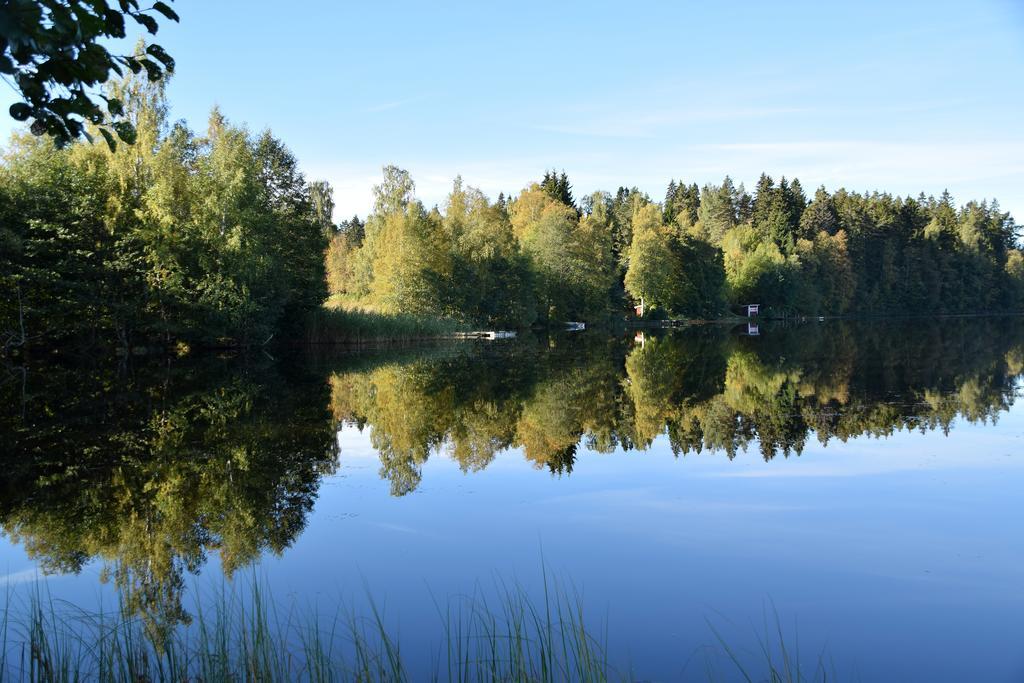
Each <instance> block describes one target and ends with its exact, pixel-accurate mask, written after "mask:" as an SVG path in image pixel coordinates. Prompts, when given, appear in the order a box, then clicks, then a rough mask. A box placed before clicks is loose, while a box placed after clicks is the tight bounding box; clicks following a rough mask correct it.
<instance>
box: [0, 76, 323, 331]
mask: <svg viewBox="0 0 1024 683" xmlns="http://www.w3.org/2000/svg"><path fill="white" fill-rule="evenodd" d="M113 92H115V93H116V94H117V95H118V96H119V97H120V98H122V100H123V101H124V110H125V116H126V117H127V119H128V120H130V121H131V122H132V124H133V125H134V127H135V129H136V131H137V142H136V144H135V145H132V146H130V147H127V146H126V147H121V148H118V149H117V150H116V151H112V150H108V149H105V148H102V147H94V146H90V145H85V144H73V145H71V146H69V147H66V148H64V149H58V148H57V147H55V146H54V145H53V144H52V143H51V142H50V141H48V140H45V139H35V138H30V137H27V136H20V137H16V138H15V139H14V140H13V142H12V145H11V147H10V149H9V150H8V151H7V154H6V156H5V157H4V160H3V163H2V165H0V196H3V197H4V199H5V201H4V202H3V203H2V205H0V226H3V227H2V228H0V240H2V241H3V242H4V244H5V247H6V248H5V249H4V250H3V251H2V252H0V285H2V286H3V287H4V288H5V289H6V290H7V291H12V292H17V293H18V297H15V298H7V297H5V298H4V300H3V301H2V303H0V329H3V330H4V331H9V330H12V329H15V328H16V327H18V325H19V324H22V325H23V326H24V328H25V329H26V334H27V336H28V337H29V338H31V339H32V340H34V341H36V342H44V341H45V342H53V341H78V342H81V343H97V342H117V343H118V344H119V345H120V346H122V347H124V348H129V347H131V346H133V345H137V344H147V343H152V342H157V341H159V342H161V343H165V344H166V343H169V342H172V341H174V340H184V341H189V342H201V343H211V344H212V343H216V344H225V343H228V344H251V343H263V342H264V341H266V340H267V339H268V338H269V337H270V336H271V335H273V334H275V333H276V332H278V331H291V330H294V329H296V328H297V326H298V325H299V324H301V322H302V321H303V320H304V319H305V317H306V315H307V313H308V312H309V311H310V310H313V309H315V308H317V307H319V306H320V305H321V303H322V302H323V300H324V299H325V297H326V284H325V274H324V258H323V254H324V250H325V247H326V246H327V235H326V232H327V231H326V229H325V226H324V220H325V219H324V216H323V215H322V212H323V210H324V207H325V203H324V202H326V201H327V200H328V199H329V196H328V195H329V194H330V188H329V186H327V185H326V184H323V185H319V186H317V188H318V189H317V192H316V193H312V192H311V189H310V186H309V184H308V183H307V182H306V181H305V179H304V178H303V176H302V173H301V172H300V171H299V169H298V166H297V162H296V160H295V158H294V156H292V154H291V153H290V152H289V151H288V149H287V148H286V147H285V146H284V144H283V143H281V141H280V140H278V139H276V138H274V137H273V136H272V135H271V134H270V133H269V132H264V133H262V134H260V135H259V136H253V135H251V134H250V133H249V132H248V131H247V130H245V129H244V128H241V127H237V126H234V125H232V124H230V123H229V122H228V121H227V120H226V119H225V118H224V117H223V115H221V113H220V112H219V111H217V110H214V112H213V113H212V114H211V116H210V121H209V127H208V130H207V133H206V135H205V136H202V137H200V136H197V135H196V134H194V133H193V132H191V131H189V130H188V129H187V128H185V127H184V125H182V124H180V123H178V124H174V125H170V124H169V123H168V122H167V120H166V111H167V106H166V102H165V100H164V93H163V85H162V82H158V83H150V82H147V81H146V80H144V79H139V78H136V77H134V76H132V77H129V78H128V79H126V80H124V81H122V82H120V83H118V84H116V86H114V88H113ZM317 202H319V204H318V203H317ZM318 207H319V208H318Z"/></svg>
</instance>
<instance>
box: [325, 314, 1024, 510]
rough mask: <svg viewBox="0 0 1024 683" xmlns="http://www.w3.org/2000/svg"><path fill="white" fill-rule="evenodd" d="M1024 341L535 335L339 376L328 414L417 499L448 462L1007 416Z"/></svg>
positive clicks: (769, 451)
mask: <svg viewBox="0 0 1024 683" xmlns="http://www.w3.org/2000/svg"><path fill="white" fill-rule="evenodd" d="M1021 334H1022V329H1021V325H1020V322H1019V320H1018V319H1013V318H1009V319H994V320H989V321H986V322H981V321H979V320H978V319H973V320H970V321H959V322H946V323H945V324H941V325H940V324H920V323H914V324H900V325H897V326H895V327H893V328H890V329H886V330H879V329H878V328H877V327H869V326H867V325H858V326H856V327H854V326H847V325H845V324H839V323H837V324H835V325H831V324H830V325H825V326H814V327H807V326H801V327H797V328H794V329H780V330H772V331H771V332H770V333H769V334H767V335H764V336H763V337H761V338H760V339H757V340H752V339H749V338H739V337H735V336H733V335H730V334H729V333H728V331H727V330H723V329H722V328H720V327H703V326H702V327H695V328H691V329H689V330H687V331H685V332H683V333H677V334H672V335H669V336H649V335H648V336H647V337H646V338H645V339H644V343H643V344H638V345H636V346H633V347H632V348H626V347H625V345H624V344H622V343H621V342H617V341H607V340H605V339H604V338H602V339H597V338H594V337H588V336H584V337H583V338H581V339H579V340H578V341H575V342H573V343H570V342H569V341H568V340H566V339H563V338H558V337H555V338H552V339H550V340H547V339H545V340H535V339H532V338H530V337H527V338H524V339H521V340H519V341H517V342H516V344H515V345H512V346H504V345H503V346H496V347H489V348H480V347H472V348H457V349H449V350H448V351H447V352H445V353H433V354H427V353H423V354H419V355H417V356H414V357H411V358H409V357H404V358H400V359H392V360H390V361H389V360H387V359H384V360H383V361H380V362H378V363H375V364H373V365H372V366H371V367H369V368H367V367H361V368H357V369H355V370H348V371H339V372H335V373H334V374H333V375H332V377H331V391H332V398H331V404H332V411H333V413H334V416H335V419H336V420H338V421H339V422H340V423H341V424H342V425H343V428H358V429H360V430H363V429H368V430H369V432H370V442H371V443H372V444H373V446H374V448H375V449H376V450H377V452H378V454H379V456H380V463H381V469H380V472H381V476H382V477H384V478H386V479H387V480H388V481H389V482H390V483H391V486H392V493H393V494H395V495H404V494H407V493H409V492H411V491H412V490H414V489H416V488H417V487H418V486H419V484H420V479H421V471H422V467H423V465H424V463H425V462H426V461H427V460H428V459H429V458H430V457H431V456H432V455H433V454H435V453H438V452H445V453H447V454H448V455H449V456H450V457H452V458H454V459H455V461H456V462H458V463H459V464H460V466H461V467H462V468H463V469H464V470H465V471H473V470H477V469H481V468H482V467H485V466H487V465H488V464H489V463H490V462H491V461H492V460H493V459H494V458H495V456H496V455H497V453H499V452H501V451H502V450H505V449H509V448H521V449H522V453H523V457H525V458H527V459H528V460H529V461H530V462H532V463H534V464H536V466H537V467H538V468H546V469H548V470H550V471H552V472H556V473H566V472H571V471H572V469H573V468H574V466H576V465H577V464H578V463H577V458H578V456H579V455H580V454H581V452H582V451H581V449H580V447H581V444H585V445H586V446H587V448H588V449H589V450H590V451H593V452H599V453H604V452H610V451H612V450H614V449H615V448H616V447H619V448H622V449H623V450H630V449H638V450H644V449H646V448H648V447H649V446H650V444H651V443H652V442H653V441H654V439H655V438H656V437H658V436H659V435H662V434H667V436H668V440H669V444H670V445H671V447H672V449H673V451H674V452H675V453H676V454H677V455H684V454H686V453H691V452H696V453H700V452H703V451H713V452H721V453H724V454H725V455H727V456H728V457H730V458H731V457H733V456H735V455H736V454H737V453H739V452H740V451H743V450H746V449H747V448H750V447H757V448H758V449H759V450H760V452H761V454H762V455H763V457H764V458H765V459H766V460H770V459H772V458H774V457H776V456H778V455H785V456H789V455H791V454H799V453H800V452H802V450H803V449H804V446H805V444H806V442H807V440H808V439H809V438H812V437H813V438H817V439H818V440H820V441H821V442H822V443H827V442H829V441H830V440H832V439H840V440H844V441H845V440H846V439H849V438H852V437H855V436H858V435H866V436H887V435H890V434H892V433H893V432H895V431H897V430H902V429H908V430H915V429H942V430H948V429H949V428H950V426H951V425H952V424H953V422H954V420H955V419H956V418H957V417H958V416H960V417H962V418H963V419H965V420H968V421H988V420H993V419H996V417H997V416H998V415H999V414H1000V413H1001V412H1003V411H1005V410H1006V409H1007V408H1008V407H1009V406H1010V405H1011V404H1012V402H1013V400H1014V397H1015V386H1016V382H1017V380H1018V378H1019V375H1020V373H1021V370H1022V368H1024V362H1022V361H1021V358H1022V356H1021V352H1022V347H1021V345H1020V339H1021ZM753 341H757V342H758V343H757V344H753V343H751V342H753ZM876 368H889V369H890V370H887V371H886V372H885V373H878V372H877V371H876V370H875V369H876ZM865 378H867V379H865ZM893 396H899V397H902V398H901V400H900V401H898V402H894V401H893V400H892V397H893Z"/></svg>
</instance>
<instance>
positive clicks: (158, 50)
mask: <svg viewBox="0 0 1024 683" xmlns="http://www.w3.org/2000/svg"><path fill="white" fill-rule="evenodd" d="M146 52H148V53H149V54H151V55H152V56H154V57H156V58H157V59H159V60H160V61H161V62H163V65H164V66H165V67H167V70H168V71H174V58H173V57H171V56H170V55H169V54H167V51H166V50H164V49H163V48H162V47H160V46H159V45H150V46H149V47H147V48H146Z"/></svg>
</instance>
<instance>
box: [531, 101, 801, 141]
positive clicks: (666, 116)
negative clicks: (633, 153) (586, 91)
mask: <svg viewBox="0 0 1024 683" xmlns="http://www.w3.org/2000/svg"><path fill="white" fill-rule="evenodd" d="M810 111H811V110H809V109H806V108H800V107H749V106H737V107H721V108H710V109H695V108H691V107H687V108H681V109H665V110H661V111H655V112H644V113H637V112H628V111H627V112H621V113H618V114H616V115H614V116H610V115H603V116H599V117H597V118H594V119H591V120H589V121H588V120H583V121H579V122H576V121H574V122H572V123H564V124H546V123H545V124H539V125H536V126H533V128H534V130H541V131H547V132H551V133H563V134H566V135H578V136H587V137H601V138H653V137H656V136H657V135H658V134H659V133H660V132H662V131H664V130H665V129H667V128H672V127H675V126H680V125H685V124H692V123H699V122H706V121H736V120H743V119H761V118H768V117H772V116H790V115H793V114H806V113H809V112H810ZM575 116H578V114H577V115H574V118H575Z"/></svg>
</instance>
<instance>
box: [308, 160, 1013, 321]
mask: <svg viewBox="0 0 1024 683" xmlns="http://www.w3.org/2000/svg"><path fill="white" fill-rule="evenodd" d="M374 193H375V205H374V209H373V212H372V213H371V214H370V215H369V217H368V218H367V220H366V221H365V223H364V222H363V221H360V220H359V218H358V217H355V218H353V219H351V220H348V221H345V222H344V223H342V224H341V225H340V226H339V230H338V233H337V234H336V235H335V236H334V237H333V238H332V240H331V244H330V247H329V248H328V252H327V271H328V279H329V286H330V290H331V293H332V294H333V295H334V296H335V297H336V298H337V299H338V300H340V301H342V302H346V301H347V302H352V303H356V304H362V305H367V306H372V307H377V308H379V309H381V310H385V311H390V312H399V311H402V312H416V313H421V314H433V315H439V316H449V317H454V318H458V319H463V320H467V321H473V322H480V323H489V324H502V325H512V326H528V325H531V324H535V323H542V324H543V323H551V322H560V321H565V320H586V321H599V320H604V319H608V318H610V317H621V315H622V314H623V313H624V312H628V311H629V310H630V308H631V307H633V306H634V305H635V304H637V303H639V302H641V301H643V303H644V307H645V309H646V311H647V314H648V315H653V316H660V317H668V316H671V317H691V318H692V317H699V318H711V317H716V316H720V315H722V314H724V313H727V312H728V311H730V310H736V307H738V306H740V305H743V304H746V303H759V304H761V305H762V307H763V308H764V307H766V308H767V309H768V310H769V311H771V312H774V313H776V314H790V313H794V314H815V315H817V314H829V315H845V314H876V315H877V314H897V313H908V312H921V313H962V312H974V311H995V310H1016V309H1019V308H1020V307H1021V306H1022V305H1024V255H1022V253H1021V250H1020V245H1019V243H1018V236H1017V226H1016V224H1015V222H1014V221H1013V219H1012V217H1011V216H1010V214H1009V213H1007V212H1004V211H1002V210H1001V209H1000V207H999V205H998V203H997V202H994V201H993V202H986V201H982V202H977V201H971V202H968V203H967V204H966V205H963V206H961V207H959V208H958V207H957V206H956V205H955V204H954V201H953V198H952V197H951V196H950V194H949V193H948V192H943V193H942V194H941V195H940V196H939V197H937V198H936V197H928V196H924V195H923V194H922V195H920V196H918V197H917V198H912V197H898V196H894V195H890V194H886V193H878V192H874V193H869V194H867V193H866V194H858V193H855V192H849V191H847V190H845V189H839V190H837V191H835V192H828V191H827V190H825V188H823V187H822V188H819V189H818V190H816V191H815V193H814V195H813V197H811V198H810V199H809V198H808V197H807V195H806V194H805V192H804V190H803V188H802V186H801V184H800V182H799V180H796V179H793V180H791V181H790V180H787V179H786V178H781V179H780V180H779V181H778V182H776V181H775V180H774V179H772V178H771V177H769V176H768V175H762V176H761V178H760V179H759V181H758V183H757V186H756V188H755V189H754V191H753V193H749V192H747V191H746V190H745V189H744V187H743V186H742V185H739V186H736V185H735V184H734V183H733V181H732V180H731V179H730V178H728V177H726V178H725V179H724V181H723V182H722V183H721V184H718V185H715V184H708V185H704V186H703V187H698V186H697V184H696V183H691V184H686V183H683V182H677V181H675V180H673V181H672V182H670V183H669V185H668V189H667V192H666V195H665V198H664V200H663V201H662V202H660V203H659V202H656V201H654V200H652V199H651V197H650V196H648V195H647V194H645V193H643V192H641V191H639V190H638V189H636V188H631V189H627V188H625V187H620V188H619V189H618V191H617V192H616V193H615V194H614V195H612V194H610V193H607V192H595V193H593V194H591V195H589V196H587V197H585V198H584V199H583V200H582V201H580V202H578V203H577V202H576V201H575V200H574V198H573V194H572V186H571V184H570V183H569V180H568V178H567V176H566V175H565V173H564V172H563V173H561V174H559V173H556V172H548V173H546V174H545V176H544V177H543V179H542V180H541V181H540V182H538V183H533V184H531V185H529V186H528V187H526V188H525V189H523V190H522V191H521V192H520V193H519V195H518V196H516V197H513V198H511V199H506V197H505V196H504V194H501V195H499V196H498V198H497V200H496V201H494V202H491V201H490V200H489V199H488V198H487V197H486V196H485V195H484V194H483V193H482V192H480V191H479V190H476V189H473V188H470V187H467V186H465V185H464V184H463V182H462V180H461V178H456V180H455V183H454V186H453V188H452V192H451V194H450V195H449V196H448V198H447V200H446V202H445V203H444V206H443V207H440V208H439V207H434V208H432V209H429V210H428V209H427V208H426V207H425V206H424V205H423V204H422V203H421V202H419V201H418V200H417V199H416V198H415V195H414V184H413V181H412V179H411V178H410V176H409V174H408V173H407V172H406V171H403V170H401V169H399V168H396V167H393V166H389V167H386V168H385V169H384V180H383V182H382V183H381V184H380V185H379V186H377V187H376V188H375V189H374Z"/></svg>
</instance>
